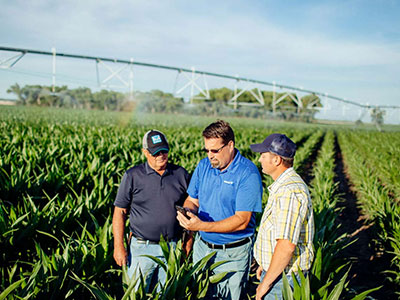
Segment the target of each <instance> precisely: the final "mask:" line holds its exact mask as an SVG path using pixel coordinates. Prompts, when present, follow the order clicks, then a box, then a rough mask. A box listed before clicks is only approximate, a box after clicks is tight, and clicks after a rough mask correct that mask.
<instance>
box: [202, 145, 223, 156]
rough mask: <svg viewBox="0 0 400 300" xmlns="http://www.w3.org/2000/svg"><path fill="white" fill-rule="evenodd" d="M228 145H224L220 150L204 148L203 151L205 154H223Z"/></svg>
mask: <svg viewBox="0 0 400 300" xmlns="http://www.w3.org/2000/svg"><path fill="white" fill-rule="evenodd" d="M226 145H228V144H225V145H223V146H222V147H221V148H218V149H206V148H203V151H204V152H205V153H208V152H211V153H214V154H217V153H219V152H221V150H222V149H223V148H224V147H225V146H226Z"/></svg>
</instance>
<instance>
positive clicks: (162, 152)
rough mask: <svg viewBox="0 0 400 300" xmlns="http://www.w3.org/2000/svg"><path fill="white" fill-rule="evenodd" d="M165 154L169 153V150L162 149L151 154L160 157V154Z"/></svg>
mask: <svg viewBox="0 0 400 300" xmlns="http://www.w3.org/2000/svg"><path fill="white" fill-rule="evenodd" d="M164 154H168V151H167V150H160V151H158V152H157V153H156V154H151V156H153V157H158V156H160V155H164Z"/></svg>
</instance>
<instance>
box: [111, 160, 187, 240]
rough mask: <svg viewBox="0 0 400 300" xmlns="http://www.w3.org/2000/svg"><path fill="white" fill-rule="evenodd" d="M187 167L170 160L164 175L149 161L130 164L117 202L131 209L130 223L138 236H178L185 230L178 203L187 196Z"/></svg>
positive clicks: (148, 237)
mask: <svg viewBox="0 0 400 300" xmlns="http://www.w3.org/2000/svg"><path fill="white" fill-rule="evenodd" d="M188 182H189V175H188V173H187V171H186V170H185V169H184V168H182V167H179V166H177V165H174V164H168V165H167V168H166V170H165V172H164V174H163V175H162V176H161V175H160V174H158V173H157V172H156V171H155V170H153V169H152V168H151V167H150V166H149V164H148V163H147V162H146V163H144V164H141V165H138V166H135V167H133V168H130V169H129V170H128V171H126V172H125V174H124V176H123V177H122V181H121V184H120V186H119V188H118V193H117V197H116V199H115V202H114V205H115V206H117V207H120V208H127V209H129V227H130V231H131V232H132V233H133V235H134V236H135V237H139V238H142V239H145V240H150V241H159V240H160V235H161V234H162V235H163V237H164V238H166V239H175V238H177V237H179V234H180V233H181V232H182V229H181V227H180V226H179V223H178V221H177V220H176V209H175V204H177V205H182V204H183V202H184V201H185V199H186V198H187V193H186V189H187V186H188Z"/></svg>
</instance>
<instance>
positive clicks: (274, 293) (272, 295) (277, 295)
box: [260, 271, 306, 300]
mask: <svg viewBox="0 0 400 300" xmlns="http://www.w3.org/2000/svg"><path fill="white" fill-rule="evenodd" d="M265 274H266V272H265V271H262V273H261V277H260V282H261V281H263V279H264V277H265ZM304 276H306V274H304ZM286 278H287V280H288V282H289V285H290V286H291V287H292V289H293V277H292V275H289V274H286ZM296 279H297V281H298V282H300V277H299V275H297V274H296ZM282 289H283V278H282V275H281V276H279V277H278V278H277V279H276V280H275V282H274V283H273V286H272V288H271V289H270V290H269V291H268V294H266V295H265V296H264V298H263V299H264V300H275V299H283V298H282Z"/></svg>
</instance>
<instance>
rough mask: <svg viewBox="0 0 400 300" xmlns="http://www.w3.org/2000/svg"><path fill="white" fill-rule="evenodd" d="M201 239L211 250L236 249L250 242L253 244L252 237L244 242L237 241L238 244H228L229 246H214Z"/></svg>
mask: <svg viewBox="0 0 400 300" xmlns="http://www.w3.org/2000/svg"><path fill="white" fill-rule="evenodd" d="M200 239H201V240H202V241H203V243H204V244H206V245H207V246H208V248H211V249H228V248H236V247H239V246H242V245H244V244H247V243H249V242H251V237H247V238H245V239H243V240H240V241H237V242H232V243H228V244H224V245H217V244H213V243H209V242H207V241H205V240H203V238H202V237H200Z"/></svg>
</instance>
